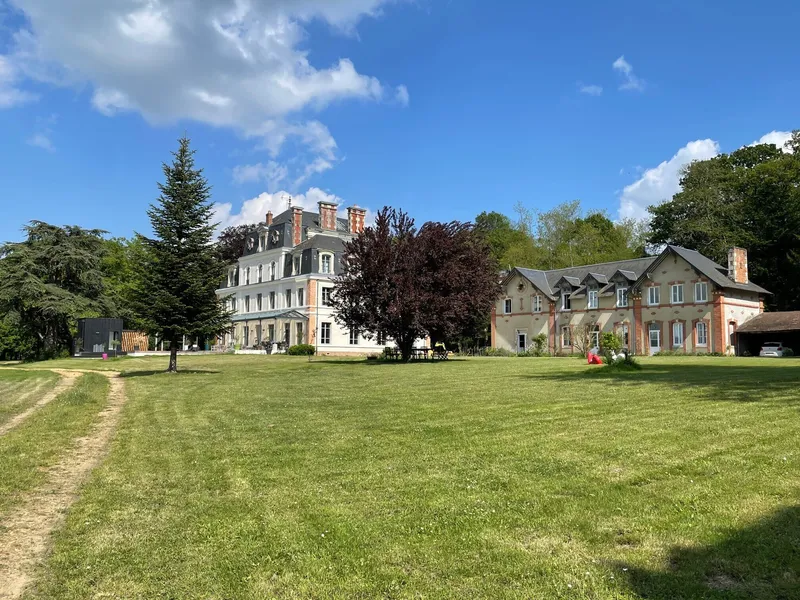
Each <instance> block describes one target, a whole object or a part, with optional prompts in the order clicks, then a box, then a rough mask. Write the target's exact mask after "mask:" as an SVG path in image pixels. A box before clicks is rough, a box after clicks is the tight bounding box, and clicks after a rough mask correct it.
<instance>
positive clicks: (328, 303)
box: [320, 286, 333, 306]
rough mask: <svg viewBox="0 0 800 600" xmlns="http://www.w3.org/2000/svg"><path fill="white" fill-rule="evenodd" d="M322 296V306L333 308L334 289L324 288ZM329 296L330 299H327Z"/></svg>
mask: <svg viewBox="0 0 800 600" xmlns="http://www.w3.org/2000/svg"><path fill="white" fill-rule="evenodd" d="M321 289H322V291H321V292H320V293H321V296H322V306H333V288H332V287H328V286H323V287H322V288H321ZM326 295H327V296H328V299H327V300H326V299H325V296H326Z"/></svg>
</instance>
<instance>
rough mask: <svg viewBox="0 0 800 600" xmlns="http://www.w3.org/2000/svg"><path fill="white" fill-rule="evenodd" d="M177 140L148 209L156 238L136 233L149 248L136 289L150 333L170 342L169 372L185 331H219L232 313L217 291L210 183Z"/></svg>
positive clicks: (219, 269)
mask: <svg viewBox="0 0 800 600" xmlns="http://www.w3.org/2000/svg"><path fill="white" fill-rule="evenodd" d="M179 144H180V146H179V148H178V150H177V152H173V161H172V164H171V165H168V164H166V163H165V164H164V165H163V170H164V176H165V182H164V183H159V184H158V188H159V190H160V191H161V194H160V196H159V197H158V200H157V202H156V203H155V204H152V205H151V206H150V209H149V210H148V211H147V214H148V216H149V217H150V223H151V225H152V228H153V234H154V237H153V238H148V237H145V236H140V238H141V240H142V241H143V242H144V244H145V247H146V248H147V252H145V258H144V263H145V264H143V265H142V267H143V268H142V269H141V278H140V281H139V284H138V286H137V294H136V295H137V304H138V309H139V313H140V314H141V315H142V317H143V318H144V320H145V324H146V329H147V330H148V332H149V333H150V334H153V335H157V336H159V337H160V338H161V339H163V340H164V341H168V342H169V349H170V358H169V368H168V369H167V370H168V372H170V373H174V372H176V371H177V370H178V364H177V363H178V342H179V340H181V339H182V338H183V336H184V335H186V336H188V337H190V338H194V337H199V338H209V337H213V336H216V335H219V334H221V333H223V332H224V331H226V330H227V329H228V327H229V324H230V318H231V315H230V313H229V312H228V311H227V310H226V309H225V305H224V302H223V301H222V300H220V299H219V298H217V295H216V293H215V290H216V289H217V288H218V287H219V284H220V282H221V281H222V279H223V276H224V273H225V269H226V265H225V263H224V261H223V260H222V259H221V257H220V256H219V253H218V251H217V249H216V246H215V245H214V244H213V235H214V228H215V224H214V223H212V222H211V219H212V209H211V202H210V201H209V199H210V197H211V188H210V186H209V185H208V181H206V179H205V177H204V176H203V171H202V169H196V168H195V164H194V151H193V150H191V148H190V141H189V139H188V138H187V137H185V136H184V137H183V138H181V139H180V140H179Z"/></svg>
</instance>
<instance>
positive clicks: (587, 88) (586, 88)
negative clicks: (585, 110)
mask: <svg viewBox="0 0 800 600" xmlns="http://www.w3.org/2000/svg"><path fill="white" fill-rule="evenodd" d="M578 91H579V92H580V93H581V94H587V95H589V96H602V95H603V87H602V86H600V85H583V84H578Z"/></svg>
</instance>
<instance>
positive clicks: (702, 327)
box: [697, 321, 708, 346]
mask: <svg viewBox="0 0 800 600" xmlns="http://www.w3.org/2000/svg"><path fill="white" fill-rule="evenodd" d="M697 345H698V346H708V325H706V324H705V323H703V322H702V321H700V322H699V323H698V324H697Z"/></svg>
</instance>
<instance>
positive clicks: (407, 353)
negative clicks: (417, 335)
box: [397, 337, 414, 362]
mask: <svg viewBox="0 0 800 600" xmlns="http://www.w3.org/2000/svg"><path fill="white" fill-rule="evenodd" d="M397 345H398V346H399V347H400V356H401V357H402V359H403V362H409V361H410V360H411V350H412V348H414V338H413V337H412V338H410V339H401V340H400V341H399V343H398V344H397Z"/></svg>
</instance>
